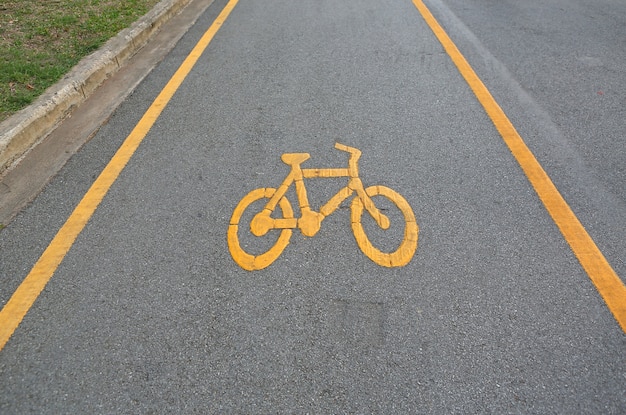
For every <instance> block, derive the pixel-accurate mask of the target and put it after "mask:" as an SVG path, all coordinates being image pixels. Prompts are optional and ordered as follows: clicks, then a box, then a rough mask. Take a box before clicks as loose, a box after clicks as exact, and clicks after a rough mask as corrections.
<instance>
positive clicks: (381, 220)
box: [228, 143, 418, 271]
mask: <svg viewBox="0 0 626 415" xmlns="http://www.w3.org/2000/svg"><path fill="white" fill-rule="evenodd" d="M335 148H336V149H338V150H341V151H345V152H348V153H349V154H350V158H349V160H348V168H347V169H302V168H301V167H300V164H302V163H303V162H304V161H306V160H308V159H309V158H310V157H311V156H310V154H308V153H285V154H283V155H282V157H281V159H282V161H283V162H284V163H285V164H287V165H289V166H291V171H290V172H289V174H288V175H287V177H286V178H285V180H284V181H283V182H282V184H281V185H280V187H279V188H278V190H276V189H274V188H270V187H267V188H259V189H254V190H252V191H251V192H250V193H248V194H247V195H246V196H244V198H243V199H241V201H240V202H239V204H238V205H237V207H236V208H235V211H234V212H233V215H232V217H231V219H230V225H229V226H228V249H229V250H230V253H231V255H232V257H233V259H234V260H235V262H236V263H237V264H238V265H239V266H240V267H241V268H243V269H245V270H248V271H254V270H260V269H263V268H265V267H267V266H269V265H270V264H271V263H272V262H274V261H275V260H276V258H278V257H279V256H280V254H281V253H282V252H283V250H284V249H285V247H286V246H287V245H288V244H289V239H290V238H291V233H292V229H296V228H297V229H300V231H301V232H302V233H303V234H304V235H305V236H314V235H315V234H316V233H317V232H318V231H319V230H320V227H321V225H322V221H323V220H324V218H325V217H326V216H328V215H330V214H331V213H333V212H334V211H335V210H337V208H338V207H339V205H340V204H341V203H342V202H343V201H344V200H346V199H347V198H349V197H350V196H352V194H354V193H355V192H356V196H355V198H354V199H353V200H352V204H351V205H350V210H351V222H352V231H353V232H354V237H355V239H356V242H357V244H358V246H359V248H360V249H361V251H363V253H364V254H365V255H366V256H367V257H368V258H370V259H371V260H372V261H374V262H375V263H377V264H379V265H382V266H385V267H401V266H404V265H406V264H408V263H409V261H410V260H411V258H412V257H413V254H414V253H415V250H416V249H417V234H418V226H417V222H416V221H415V215H414V214H413V210H412V209H411V206H409V204H408V203H407V201H406V200H405V199H404V198H403V197H402V196H401V195H400V194H398V193H397V192H396V191H394V190H392V189H390V188H388V187H385V186H370V187H368V188H367V189H366V188H364V187H363V183H362V182H361V179H360V178H359V167H358V160H359V157H361V151H360V150H358V149H356V148H353V147H348V146H346V145H343V144H339V143H336V144H335ZM335 177H348V178H349V180H348V185H347V186H346V187H344V188H342V189H341V190H339V192H337V194H335V195H334V196H333V197H332V198H331V199H330V200H329V201H328V202H327V203H326V204H325V205H324V206H322V208H321V209H320V211H319V212H316V211H314V210H312V209H311V207H310V206H309V200H308V197H307V191H306V187H305V185H304V179H312V178H335ZM294 182H295V188H296V195H297V197H298V203H299V206H300V212H301V217H299V218H294V214H293V209H292V207H291V203H290V202H289V200H287V197H286V196H285V194H286V192H287V190H288V189H289V187H290V186H291V184H292V183H294ZM374 196H384V197H386V198H387V199H389V200H390V201H391V202H393V203H394V204H395V205H396V206H397V207H398V209H400V212H401V213H402V215H403V217H404V222H405V226H404V237H403V239H402V242H401V243H400V246H399V247H398V249H396V250H395V251H393V252H390V253H385V252H381V251H380V250H378V249H377V248H376V247H374V246H373V245H372V243H371V242H370V240H369V239H368V237H367V235H366V234H365V231H364V229H363V225H362V224H361V216H362V215H363V208H364V207H365V210H366V211H367V212H368V213H369V214H370V215H372V218H374V220H375V221H376V223H377V224H378V226H380V227H381V228H382V229H384V230H387V229H389V226H390V221H389V218H388V217H387V216H386V215H384V214H383V213H382V212H381V211H380V210H379V209H378V208H377V207H376V206H375V205H374V202H373V200H372V197H374ZM261 199H269V200H268V202H267V203H266V204H265V207H264V208H263V210H262V211H261V212H259V213H257V214H256V215H255V216H254V217H253V218H252V220H251V222H250V232H252V234H253V235H255V236H257V237H261V236H264V235H266V234H267V233H268V232H269V231H271V230H280V235H279V237H278V240H277V241H276V243H275V244H274V245H273V246H272V247H271V248H270V249H269V250H267V251H266V252H265V253H262V254H259V255H251V254H249V253H247V252H245V251H244V250H243V249H242V248H241V244H240V242H239V236H238V232H239V221H240V220H241V217H242V215H243V213H244V211H245V210H246V208H248V206H250V205H251V204H252V203H254V202H256V201H258V200H261ZM277 206H279V207H280V210H281V212H282V217H278V218H274V217H272V214H273V213H274V212H275V210H276V207H277Z"/></svg>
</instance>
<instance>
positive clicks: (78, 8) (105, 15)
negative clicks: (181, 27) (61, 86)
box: [0, 0, 159, 122]
mask: <svg viewBox="0 0 626 415" xmlns="http://www.w3.org/2000/svg"><path fill="white" fill-rule="evenodd" d="M158 2H159V0H36V1H35V0H4V1H2V2H1V3H0V122H1V121H3V120H5V119H6V118H8V117H9V116H11V115H12V114H13V113H15V112H17V111H19V110H20V109H22V108H24V107H25V106H27V105H28V104H30V103H31V102H32V101H34V100H35V99H36V98H37V97H38V96H39V95H41V93H43V91H45V90H46V88H48V87H49V86H51V85H52V84H54V83H55V82H57V81H58V80H59V79H60V78H62V77H63V75H65V74H66V73H67V72H69V70H70V69H71V68H72V67H73V66H74V65H76V64H77V63H78V62H79V61H80V60H81V59H82V58H83V57H85V56H87V55H88V54H90V53H91V52H93V51H95V50H96V49H98V48H99V47H100V46H102V44H104V43H105V42H106V41H107V40H109V39H110V38H111V37H113V36H115V35H116V34H117V33H118V32H119V31H120V30H122V29H124V28H126V27H128V26H130V25H131V24H132V23H133V22H134V21H136V20H137V19H138V18H139V17H141V16H142V15H144V14H145V13H147V12H148V11H149V10H150V9H151V8H152V7H153V6H154V5H155V4H157V3H158Z"/></svg>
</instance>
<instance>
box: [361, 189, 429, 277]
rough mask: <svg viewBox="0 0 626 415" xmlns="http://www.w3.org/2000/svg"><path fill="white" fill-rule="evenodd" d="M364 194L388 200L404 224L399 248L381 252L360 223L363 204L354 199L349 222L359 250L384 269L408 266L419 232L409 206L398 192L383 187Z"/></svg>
mask: <svg viewBox="0 0 626 415" xmlns="http://www.w3.org/2000/svg"><path fill="white" fill-rule="evenodd" d="M365 192H366V193H367V195H368V196H369V197H371V198H374V197H375V196H383V197H385V198H387V199H389V200H390V201H391V202H392V203H393V204H394V205H395V206H396V207H397V208H398V209H399V210H400V212H401V213H402V217H403V219H404V222H405V225H404V235H403V238H402V242H400V246H399V247H398V248H397V249H396V250H395V251H393V252H382V251H381V250H379V249H378V248H376V247H375V246H374V245H373V244H372V242H371V241H370V239H369V238H368V237H367V235H366V233H365V230H364V229H363V224H362V223H361V217H362V215H363V202H362V201H361V199H360V198H358V197H355V198H354V199H353V200H352V205H351V222H352V231H353V232H354V237H355V239H356V242H357V244H358V245H359V248H360V249H361V251H363V253H364V254H365V255H366V256H367V257H368V258H369V259H371V260H372V261H374V262H375V263H377V264H378V265H382V266H384V267H402V266H404V265H406V264H408V263H409V262H410V261H411V258H413V254H415V250H416V249H417V237H418V232H419V228H418V226H417V222H416V221H415V215H414V214H413V210H412V209H411V206H410V205H409V203H408V202H407V201H406V199H404V197H402V196H401V195H400V194H399V193H398V192H396V191H394V190H392V189H390V188H388V187H385V186H370V187H368V188H367V189H365Z"/></svg>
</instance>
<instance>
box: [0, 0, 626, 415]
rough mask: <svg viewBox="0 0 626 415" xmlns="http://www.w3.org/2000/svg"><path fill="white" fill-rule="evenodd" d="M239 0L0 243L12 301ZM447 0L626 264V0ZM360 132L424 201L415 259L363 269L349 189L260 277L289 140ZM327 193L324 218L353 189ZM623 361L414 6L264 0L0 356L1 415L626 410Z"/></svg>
mask: <svg viewBox="0 0 626 415" xmlns="http://www.w3.org/2000/svg"><path fill="white" fill-rule="evenodd" d="M224 4H225V1H223V0H220V1H216V2H215V3H214V4H212V5H211V6H210V7H209V8H208V9H207V11H206V12H205V13H204V15H203V16H202V17H201V18H200V19H198V22H197V23H196V25H195V26H194V27H193V28H192V29H191V30H190V31H189V32H188V33H187V35H186V36H185V37H184V38H183V39H182V40H181V41H180V43H179V44H178V46H177V47H176V48H175V49H174V50H173V52H172V53H170V55H168V57H167V58H166V60H164V61H163V62H162V64H161V65H159V66H158V67H157V68H156V69H155V70H154V71H153V72H152V74H151V75H150V76H148V77H147V78H146V80H145V81H144V82H143V83H142V84H141V85H140V86H139V87H138V88H137V89H136V90H135V91H134V92H133V94H132V95H131V96H130V97H129V98H128V99H127V100H126V101H125V102H124V103H123V104H122V105H121V107H120V108H119V109H118V110H117V112H116V114H115V115H114V117H112V118H111V120H109V122H108V123H107V124H106V125H105V126H104V127H103V128H102V129H101V130H100V132H99V133H98V134H97V135H96V136H95V137H94V138H93V139H92V140H91V141H90V142H89V143H88V144H86V145H85V146H84V148H83V149H82V151H81V152H80V153H78V154H77V155H76V156H74V157H73V158H72V159H71V160H70V162H69V163H68V165H67V166H66V167H65V168H64V169H63V170H62V171H61V172H60V173H59V175H58V176H57V177H56V178H55V179H54V180H53V181H52V182H51V183H50V184H49V185H48V186H47V187H46V189H45V190H44V191H43V192H42V193H41V195H40V196H39V197H38V198H37V200H36V201H35V202H34V203H33V204H31V206H29V207H28V208H27V209H25V210H24V211H23V212H22V213H21V214H20V215H18V217H17V218H16V219H15V221H13V222H12V223H11V224H10V225H9V226H8V227H7V228H5V229H3V230H2V231H1V232H0V264H1V266H0V300H1V301H2V304H4V303H5V302H6V301H7V299H8V298H9V297H10V295H11V294H12V293H13V291H14V290H15V288H16V287H17V286H18V285H19V283H20V282H21V280H22V279H23V278H24V276H25V275H26V274H27V273H28V271H29V270H30V269H31V268H32V266H33V264H34V263H35V262H36V260H37V258H38V257H39V256H40V255H41V253H42V252H43V250H44V249H45V247H46V246H47V245H48V243H49V242H50V240H51V239H52V237H53V236H54V234H55V233H56V232H57V231H58V229H59V228H60V227H61V225H62V224H63V222H64V221H65V220H66V219H67V217H68V216H69V215H70V213H71V211H72V209H73V208H74V207H75V206H76V204H77V203H78V201H79V200H80V198H81V197H82V196H83V195H84V194H85V192H86V191H87V189H88V188H89V186H90V185H91V183H92V182H93V180H94V179H95V177H97V175H98V174H99V172H100V171H101V170H102V168H103V167H104V166H105V165H106V163H107V162H108V160H109V159H110V158H111V156H112V154H113V153H114V152H115V150H116V149H117V148H118V147H119V145H120V143H121V142H122V141H123V140H124V138H125V137H126V136H127V135H128V134H129V132H130V131H131V130H132V128H133V127H134V126H135V124H136V123H137V121H138V120H139V118H140V117H141V116H142V115H143V113H144V112H145V110H146V109H147V108H148V106H149V105H150V103H151V102H152V100H153V99H154V98H155V96H156V95H157V94H158V92H159V91H160V90H161V88H163V86H164V85H165V83H166V82H167V80H168V79H169V78H170V77H171V76H172V74H173V73H174V71H175V70H176V68H177V67H178V65H179V64H180V62H181V61H182V60H183V59H184V58H185V56H186V55H187V54H188V53H189V51H190V50H191V48H192V47H193V46H194V44H195V43H196V42H197V40H198V39H199V37H200V36H201V35H202V34H203V33H204V31H205V30H206V29H207V28H208V27H209V26H210V24H211V23H212V21H213V20H214V19H215V17H216V16H217V14H218V13H219V12H220V11H221V9H222V7H223V6H224ZM427 4H428V6H429V7H431V9H432V10H433V12H434V14H435V16H436V17H437V18H438V19H439V20H440V22H441V23H442V24H443V26H444V27H445V29H446V30H447V31H448V32H449V34H450V35H451V36H452V38H453V39H454V41H455V42H456V43H457V45H458V46H459V48H460V49H461V51H462V52H463V53H464V54H465V55H466V57H467V58H468V60H469V61H470V63H471V64H472V65H473V66H474V67H475V69H476V71H477V73H478V75H479V76H481V78H482V79H483V80H484V81H485V83H486V85H487V87H488V88H490V90H492V92H493V93H494V96H495V98H496V100H498V102H499V103H500V104H501V105H502V107H503V109H504V110H505V112H506V113H507V115H508V116H509V117H510V118H511V120H512V121H513V123H514V125H515V126H516V127H517V128H518V130H519V131H520V134H521V135H522V137H524V139H525V140H526V141H527V142H528V144H529V146H530V147H531V149H532V150H533V152H534V153H535V155H536V156H537V158H538V159H539V161H540V162H541V163H542V165H543V166H544V168H545V169H546V170H547V171H548V173H549V174H550V176H551V177H552V178H553V180H554V182H555V183H556V185H557V187H558V188H559V190H560V191H561V192H562V193H563V195H564V197H565V199H566V200H567V201H568V203H569V204H570V205H571V206H572V208H573V209H574V211H575V212H576V214H577V215H578V216H579V218H580V219H581V221H582V222H583V224H584V225H585V227H586V228H587V229H588V230H589V232H590V234H591V235H592V236H593V237H594V239H595V241H596V243H597V244H598V246H599V247H600V248H601V249H602V251H603V252H604V254H605V255H606V256H607V259H608V260H609V262H610V263H611V264H612V265H613V267H614V269H615V270H616V272H617V273H618V275H621V276H622V277H623V276H624V275H626V268H625V267H624V262H623V252H626V242H624V238H623V235H624V230H625V229H624V227H625V224H626V220H624V218H626V208H625V203H626V194H625V193H624V188H623V183H624V179H625V177H624V174H626V173H625V171H624V160H625V157H624V145H623V144H624V137H625V136H624V125H625V124H624V121H623V119H624V117H623V114H624V105H623V104H624V94H623V91H622V90H620V87H621V85H622V84H623V81H624V80H626V76H625V74H624V68H626V56H625V50H626V49H624V48H623V45H624V39H626V37H625V36H624V34H625V33H624V32H625V31H626V25H624V19H625V17H624V16H626V13H624V4H623V3H620V2H617V1H614V2H611V1H598V2H594V3H592V4H588V5H585V4H586V3H585V2H582V1H572V2H563V1H557V0H551V1H541V2H540V1H528V2H525V3H524V5H519V4H517V3H516V2H506V4H505V3H504V2H500V3H493V2H488V1H481V0H473V1H468V2H465V1H464V2H460V1H455V0H445V1H440V0H430V1H428V2H427ZM620 19H621V20H620ZM596 22H597V23H596ZM577 39H578V40H577ZM594 42H595V43H594ZM594 45H596V46H594ZM611 45H612V46H611ZM622 89H623V88H622ZM600 91H601V92H602V94H599V92H600ZM336 141H339V142H342V143H345V144H348V145H351V146H353V147H357V148H359V149H360V150H362V152H363V156H362V158H361V160H360V164H359V166H360V173H361V177H362V179H363V182H364V184H365V185H366V186H369V185H374V184H381V185H385V186H388V187H391V188H393V189H394V190H396V191H397V192H398V193H400V194H401V195H402V196H403V197H404V198H405V199H406V200H407V201H408V202H409V204H410V205H411V207H412V209H413V211H414V212H415V216H416V218H417V222H418V224H419V226H420V234H419V246H418V249H417V252H416V254H415V257H414V258H413V260H412V261H411V262H410V263H409V264H408V265H407V266H406V267H403V268H383V267H380V266H378V265H376V264H374V263H373V262H371V261H370V260H369V259H368V258H367V257H365V255H363V253H361V252H360V251H359V249H358V247H357V245H356V243H355V240H354V237H353V235H352V232H351V228H350V210H349V204H348V203H345V204H344V205H343V206H342V208H340V209H339V210H338V211H337V212H335V213H334V214H333V215H331V216H329V217H328V218H327V219H326V220H325V221H324V222H323V224H322V229H321V231H320V232H319V234H317V235H316V236H314V237H312V238H307V237H304V236H302V235H301V234H300V232H298V231H294V234H293V236H292V238H291V243H290V244H289V246H287V248H286V249H285V251H284V252H283V254H282V255H281V256H280V257H279V258H278V259H277V260H276V262H275V263H273V264H272V265H271V266H269V267H268V268H266V269H263V270H261V271H255V272H247V271H244V270H242V269H241V268H239V267H238V266H237V265H236V264H235V263H234V262H233V260H232V259H231V257H230V254H229V252H228V247H227V243H226V231H227V228H228V224H229V219H230V216H231V214H232V212H233V209H234V208H235V206H236V205H237V203H238V202H239V200H240V199H241V198H242V197H243V196H244V195H246V194H247V193H248V192H249V191H250V190H252V189H255V188H258V187H277V186H278V185H280V183H281V181H282V180H283V178H284V177H285V176H286V175H287V173H288V171H289V170H288V167H287V166H286V165H284V164H283V163H282V162H281V161H280V155H281V154H283V153H287V152H308V153H310V154H311V159H310V160H309V161H307V162H305V164H304V165H303V167H345V166H346V161H347V157H346V155H345V153H341V152H339V151H337V150H335V149H334V148H333V145H334V143H335V142H336ZM309 182H310V183H309ZM309 182H307V188H308V190H309V192H310V194H309V197H310V200H311V204H312V206H313V207H319V206H320V205H321V204H323V202H325V201H326V200H327V199H328V198H329V197H330V196H331V195H332V194H333V193H334V192H336V191H337V190H338V189H339V188H341V187H342V186H344V185H345V180H343V179H333V180H329V179H326V180H321V179H319V180H313V179H311V180H310V181H309ZM288 196H289V197H290V198H291V201H292V204H293V205H294V206H295V205H296V199H295V195H294V194H292V193H289V194H288ZM296 210H297V209H296ZM392 232H396V235H398V237H399V233H398V232H397V231H396V230H392ZM625 356H626V336H625V334H624V332H623V331H622V330H621V329H620V327H619V325H618V324H617V322H616V321H615V319H614V318H613V316H612V315H611V313H610V311H609V310H608V308H607V307H606V305H605V303H604V302H603V300H602V298H601V297H600V295H599V294H598V292H597V291H596V289H595V288H594V286H593V284H592V283H591V281H590V280H589V277H588V276H587V275H586V274H585V272H584V271H583V269H582V268H581V266H580V264H579V263H578V262H577V260H576V258H575V256H574V254H573V253H572V252H571V250H570V249H569V246H568V245H567V243H566V242H565V241H564V239H563V237H562V236H561V234H560V233H559V231H558V229H557V227H556V226H555V224H554V223H553V222H552V219H551V218H550V217H549V215H548V214H547V212H546V210H545V208H544V207H543V205H542V204H541V202H540V201H539V199H538V197H537V196H536V194H535V192H534V190H533V189H532V187H531V186H530V184H529V182H528V180H527V179H526V178H525V176H524V175H523V173H522V171H521V169H520V167H519V166H518V164H517V163H516V161H515V160H514V158H513V156H512V155H511V154H510V152H509V150H508V148H507V147H506V146H505V144H504V142H503V141H502V139H501V137H500V136H499V135H498V133H497V131H496V130H495V128H494V127H493V124H491V121H490V120H489V119H488V117H487V116H486V114H485V112H484V110H483V109H482V107H481V106H480V104H479V103H478V102H477V100H476V98H475V97H474V96H473V95H472V93H471V91H470V89H469V88H468V86H467V84H466V83H465V82H464V81H463V79H462V77H461V76H460V75H459V73H458V71H457V70H456V68H455V67H454V65H453V64H452V63H451V61H450V59H449V57H448V56H447V55H446V54H445V52H444V51H443V49H442V47H441V46H440V44H439V43H438V42H437V40H436V39H435V37H434V35H433V34H432V32H431V31H430V29H429V28H428V27H427V26H426V24H425V23H424V21H423V19H422V18H421V16H420V14H419V12H418V11H417V10H416V9H415V7H414V6H413V4H412V3H411V1H408V0H406V1H405V0H394V1H391V2H386V3H381V2H378V1H373V0H360V1H299V2H294V1H288V0H282V1H281V0H268V1H264V2H253V1H248V0H240V2H239V4H238V5H237V6H236V8H235V9H234V11H233V13H232V15H231V16H230V17H229V18H228V20H227V21H226V22H225V24H224V25H223V26H222V28H221V29H220V31H219V32H218V34H217V35H216V37H215V38H214V40H213V41H212V43H211V44H210V46H209V47H208V49H207V50H206V51H205V53H204V54H203V56H202V57H201V59H200V60H199V62H198V64H197V65H196V67H195V68H194V69H193V71H192V72H191V74H190V75H189V76H188V78H187V79H186V80H185V82H184V83H183V85H182V86H181V88H180V89H179V91H178V92H177V93H176V95H175V96H174V98H173V99H172V101H171V102H170V104H169V105H168V107H167V108H166V109H165V110H164V112H163V114H162V115H161V117H160V118H159V120H158V121H157V122H156V124H155V125H154V127H153V128H152V130H151V131H150V132H149V134H148V136H147V137H146V139H145V141H144V142H143V143H142V144H141V146H140V147H139V149H138V150H137V152H136V154H135V155H134V156H133V158H132V159H131V161H130V163H129V164H128V166H127V167H126V169H125V170H124V171H123V172H122V174H121V175H120V177H119V179H118V180H117V181H116V182H115V184H114V185H113V187H112V188H111V190H110V192H109V193H108V195H107V196H106V197H105V199H104V201H103V203H102V204H101V205H100V207H99V208H98V210H97V211H96V213H95V215H94V216H93V217H92V219H91V220H90V222H89V223H88V225H87V227H86V228H85V229H84V231H83V232H82V233H81V235H80V236H79V237H78V239H77V241H76V243H75V244H74V246H73V247H72V249H71V250H70V252H69V253H68V255H67V256H66V258H65V260H64V261H63V262H62V264H61V266H60V267H59V268H58V270H57V272H56V274H55V275H54V277H53V278H52V279H51V281H50V282H49V283H48V285H47V286H46V288H45V290H44V291H43V293H42V294H41V295H40V297H39V298H38V300H37V302H36V303H35V305H34V306H33V308H32V309H31V310H30V311H29V313H28V314H27V315H26V318H25V319H24V321H23V322H22V324H21V325H20V326H19V327H18V329H17V331H16V332H15V334H14V335H13V337H12V338H11V339H10V341H9V342H8V343H7V345H6V346H5V348H4V349H3V350H2V351H0V412H2V413H9V414H11V413H16V414H17V413H434V414H439V413H459V414H465V413H523V414H527V413H534V414H546V413H563V414H566V413H567V414H569V413H581V414H583V413H584V414H599V413H607V414H620V413H624V412H626V394H625V393H624V391H625V390H626V360H625Z"/></svg>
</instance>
